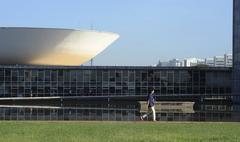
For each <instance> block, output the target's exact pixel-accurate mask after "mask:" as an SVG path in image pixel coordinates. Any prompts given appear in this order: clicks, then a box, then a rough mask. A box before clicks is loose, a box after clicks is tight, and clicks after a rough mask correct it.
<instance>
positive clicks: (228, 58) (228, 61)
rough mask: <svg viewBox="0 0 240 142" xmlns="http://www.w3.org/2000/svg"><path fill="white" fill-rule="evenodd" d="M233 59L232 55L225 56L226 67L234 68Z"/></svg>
mask: <svg viewBox="0 0 240 142" xmlns="http://www.w3.org/2000/svg"><path fill="white" fill-rule="evenodd" d="M232 62H233V57H232V54H224V66H225V67H232Z"/></svg>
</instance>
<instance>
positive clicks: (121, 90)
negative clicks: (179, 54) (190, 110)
mask: <svg viewBox="0 0 240 142" xmlns="http://www.w3.org/2000/svg"><path fill="white" fill-rule="evenodd" d="M231 77H232V71H231V68H204V67H201V68H200V67H192V68H173V67H171V68H166V67H164V68H163V67H83V66H82V67H54V66H49V67H48V66H1V67H0V97H52V96H146V94H148V92H150V90H151V89H152V88H153V87H154V88H155V90H156V94H157V95H158V96H179V97H181V96H184V95H202V96H208V97H214V96H215V97H221V96H227V95H229V96H230V95H231V90H232V89H231V84H232V83H231V81H232V80H231V79H232V78H231Z"/></svg>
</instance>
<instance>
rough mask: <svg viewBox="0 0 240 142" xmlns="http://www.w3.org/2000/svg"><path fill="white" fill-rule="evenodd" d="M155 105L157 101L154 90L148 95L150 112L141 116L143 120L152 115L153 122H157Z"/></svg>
mask: <svg viewBox="0 0 240 142" xmlns="http://www.w3.org/2000/svg"><path fill="white" fill-rule="evenodd" d="M155 103H156V99H155V94H154V89H153V90H152V91H151V93H150V94H148V98H147V105H148V112H147V113H146V114H144V115H142V116H140V118H141V120H144V118H146V117H147V116H148V115H149V114H151V113H152V115H153V121H156V111H155Z"/></svg>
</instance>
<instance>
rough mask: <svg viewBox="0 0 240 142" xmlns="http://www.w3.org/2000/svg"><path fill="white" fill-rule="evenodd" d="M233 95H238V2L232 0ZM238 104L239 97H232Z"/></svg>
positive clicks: (239, 19) (239, 10)
mask: <svg viewBox="0 0 240 142" xmlns="http://www.w3.org/2000/svg"><path fill="white" fill-rule="evenodd" d="M232 92H233V95H240V0H233V88H232ZM234 101H235V102H240V97H234Z"/></svg>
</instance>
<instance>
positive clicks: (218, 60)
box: [214, 56, 225, 67]
mask: <svg viewBox="0 0 240 142" xmlns="http://www.w3.org/2000/svg"><path fill="white" fill-rule="evenodd" d="M224 66H225V60H224V56H214V67H224Z"/></svg>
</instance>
